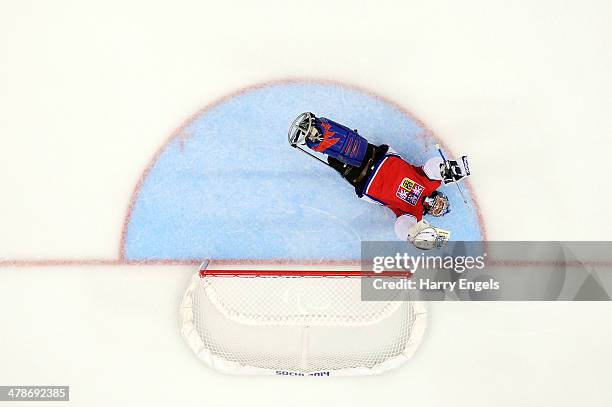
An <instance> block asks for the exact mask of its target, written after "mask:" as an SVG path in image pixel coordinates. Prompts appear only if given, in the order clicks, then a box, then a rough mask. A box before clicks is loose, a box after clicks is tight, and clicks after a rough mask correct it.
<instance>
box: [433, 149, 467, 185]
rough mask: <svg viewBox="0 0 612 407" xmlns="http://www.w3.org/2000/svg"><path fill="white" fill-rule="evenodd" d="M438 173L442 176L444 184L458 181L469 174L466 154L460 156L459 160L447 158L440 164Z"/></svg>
mask: <svg viewBox="0 0 612 407" xmlns="http://www.w3.org/2000/svg"><path fill="white" fill-rule="evenodd" d="M440 175H441V176H442V181H443V182H444V185H448V184H452V183H453V182H459V181H460V180H462V179H463V178H465V177H467V176H469V175H470V166H469V163H468V159H467V156H466V155H464V156H462V157H461V161H459V162H457V161H456V160H448V161H445V162H444V163H442V164H440Z"/></svg>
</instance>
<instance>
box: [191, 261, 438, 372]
mask: <svg viewBox="0 0 612 407" xmlns="http://www.w3.org/2000/svg"><path fill="white" fill-rule="evenodd" d="M256 267H259V265H257V266H256ZM256 267H251V268H244V269H240V268H231V269H209V268H208V262H204V263H203V264H202V265H201V266H200V268H199V270H198V272H197V273H196V274H195V275H193V277H192V280H191V284H190V286H189V288H188V289H187V291H186V292H185V295H184V297H183V301H182V303H181V310H180V319H181V332H182V335H183V337H184V338H185V340H186V341H187V343H188V345H189V346H190V348H191V349H192V351H194V353H195V354H196V355H197V356H198V358H199V359H200V360H202V361H203V362H205V364H207V365H208V366H209V367H211V368H213V369H214V370H216V371H219V372H221V373H226V374H240V375H276V376H292V377H304V376H306V377H308V376H315V377H329V376H365V375H375V374H380V373H383V372H385V371H388V370H391V369H395V368H397V367H399V366H401V365H402V364H404V363H405V362H406V361H407V360H409V359H410V358H411V357H412V356H413V354H414V353H415V352H416V349H417V348H418V346H419V344H420V342H421V340H422V338H423V336H424V332H425V329H426V326H427V310H426V308H425V305H424V303H423V302H420V301H401V302H402V303H405V305H402V307H410V309H413V310H414V314H415V315H416V319H415V321H414V322H413V323H411V325H410V328H409V331H406V332H407V335H408V339H407V342H406V343H405V347H404V348H403V351H402V352H401V354H398V355H396V356H394V357H392V358H389V359H388V360H385V361H384V362H382V363H380V364H379V365H377V366H375V367H373V368H372V367H349V368H346V369H335V368H334V369H321V370H317V371H307V372H305V371H300V370H291V369H269V368H262V367H256V366H248V365H243V364H238V363H236V362H234V361H229V360H225V359H223V358H220V357H219V355H216V354H215V353H214V352H213V351H212V350H211V349H209V348H208V347H207V346H205V344H204V343H203V342H202V337H201V336H200V332H198V329H197V328H196V326H197V323H196V321H195V316H196V315H197V314H198V312H199V311H198V310H197V309H196V305H194V298H195V297H196V296H197V295H198V291H197V290H198V288H197V287H198V286H201V285H202V284H204V285H206V284H209V283H207V282H205V281H204V279H205V278H215V277H221V278H228V277H229V278H231V277H237V278H258V277H261V278H264V279H270V278H272V279H274V280H276V279H277V278H278V279H281V278H288V279H292V280H293V279H295V278H305V279H308V280H310V279H316V278H322V279H324V278H332V279H334V280H335V281H336V282H338V280H341V279H343V278H346V279H349V280H352V281H354V279H355V278H357V279H359V278H369V277H376V278H381V277H382V278H385V277H404V278H409V277H410V276H411V275H412V274H411V273H409V272H385V273H374V272H369V271H355V270H322V269H292V270H283V269H280V270H272V269H258V268H256ZM263 267H265V265H264V266H263ZM208 281H209V282H210V281H214V280H208ZM256 284H257V283H256ZM339 284H342V283H339ZM349 286H354V283H353V282H350V283H349ZM332 327H333V326H332ZM303 328H307V329H310V326H304V327H303ZM335 329H345V327H342V326H338V327H336V328H335Z"/></svg>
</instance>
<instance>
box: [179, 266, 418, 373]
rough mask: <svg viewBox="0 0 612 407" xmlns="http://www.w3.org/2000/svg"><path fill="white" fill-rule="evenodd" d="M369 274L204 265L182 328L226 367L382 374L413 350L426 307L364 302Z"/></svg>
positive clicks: (403, 301) (206, 355)
mask: <svg viewBox="0 0 612 407" xmlns="http://www.w3.org/2000/svg"><path fill="white" fill-rule="evenodd" d="M378 277H380V276H378ZM363 278H374V277H373V276H367V275H364V274H363V273H361V272H356V271H349V272H347V271H312V270H310V271H309V270H302V271H287V270H267V271H266V270H200V272H199V273H197V274H196V275H195V276H194V277H193V278H192V281H191V284H190V285H189V287H188V289H187V291H186V292H185V295H184V297H183V301H182V304H181V310H180V319H181V325H182V326H181V330H182V334H183V336H184V337H185V339H186V340H187V342H188V344H189V346H190V347H191V349H192V350H193V351H194V352H195V353H196V355H198V357H199V358H200V359H202V360H203V361H204V362H206V364H208V365H209V366H211V367H212V368H214V369H216V370H219V371H222V372H225V373H237V374H272V375H287V376H337V375H368V374H377V373H381V372H383V371H386V370H389V369H391V368H394V367H397V366H399V365H400V364H402V363H403V362H405V361H406V360H407V359H409V358H410V357H411V356H412V354H413V353H414V351H415V350H416V348H417V346H418V344H419V342H420V340H421V337H422V335H423V333H424V331H425V326H426V310H425V306H424V304H423V303H422V302H418V301H410V300H409V299H408V298H399V297H398V298H394V299H393V300H390V301H362V300H361V281H362V279H363ZM398 295H399V294H398Z"/></svg>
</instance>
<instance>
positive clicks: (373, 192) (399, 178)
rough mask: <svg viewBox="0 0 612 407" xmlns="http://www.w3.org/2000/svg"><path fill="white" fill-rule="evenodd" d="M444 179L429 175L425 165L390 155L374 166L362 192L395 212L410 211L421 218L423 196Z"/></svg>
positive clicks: (396, 213) (427, 194) (433, 189)
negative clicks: (424, 169) (424, 168)
mask: <svg viewBox="0 0 612 407" xmlns="http://www.w3.org/2000/svg"><path fill="white" fill-rule="evenodd" d="M441 183H442V181H441V180H432V179H430V178H428V177H427V175H425V172H424V171H423V168H422V167H415V166H414V165H411V164H409V163H407V162H406V161H404V160H402V159H401V158H400V157H399V156H396V155H387V156H386V157H385V158H383V159H382V160H381V161H380V162H379V163H378V164H377V165H376V167H374V171H372V174H371V175H370V178H369V179H368V182H367V183H366V186H365V188H364V189H363V194H364V195H366V196H367V197H368V198H371V199H373V200H375V201H376V202H378V203H380V204H382V205H384V206H386V207H387V208H389V209H391V210H392V211H393V212H394V213H395V215H396V216H401V215H403V214H405V213H408V214H411V215H413V216H415V217H416V220H417V222H418V221H420V220H421V219H422V218H423V211H424V207H423V200H424V199H425V197H427V196H429V195H431V194H432V193H433V192H434V191H435V190H436V189H438V187H439V186H440V184H441Z"/></svg>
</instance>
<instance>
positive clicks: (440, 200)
mask: <svg viewBox="0 0 612 407" xmlns="http://www.w3.org/2000/svg"><path fill="white" fill-rule="evenodd" d="M423 206H424V207H425V213H426V214H429V215H432V216H438V217H439V216H444V215H446V214H447V213H449V212H450V201H449V200H448V197H447V196H446V195H444V194H443V193H442V192H438V191H434V193H433V194H431V195H430V196H428V197H426V198H425V199H424V200H423Z"/></svg>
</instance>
